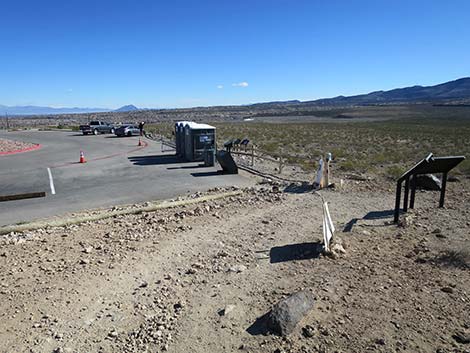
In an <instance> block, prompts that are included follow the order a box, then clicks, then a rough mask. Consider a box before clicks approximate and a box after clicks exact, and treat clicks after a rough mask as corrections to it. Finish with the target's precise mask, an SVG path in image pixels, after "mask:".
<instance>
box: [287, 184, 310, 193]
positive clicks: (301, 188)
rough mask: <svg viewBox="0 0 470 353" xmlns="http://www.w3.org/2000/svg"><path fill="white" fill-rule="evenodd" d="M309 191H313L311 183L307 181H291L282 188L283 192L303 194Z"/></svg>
mask: <svg viewBox="0 0 470 353" xmlns="http://www.w3.org/2000/svg"><path fill="white" fill-rule="evenodd" d="M310 191H313V184H311V183H307V182H303V183H291V184H289V185H288V186H286V187H285V188H284V192H287V193H289V194H304V193H306V192H310Z"/></svg>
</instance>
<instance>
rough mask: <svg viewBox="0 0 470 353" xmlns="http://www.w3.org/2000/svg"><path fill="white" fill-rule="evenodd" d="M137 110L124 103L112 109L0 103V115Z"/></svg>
mask: <svg viewBox="0 0 470 353" xmlns="http://www.w3.org/2000/svg"><path fill="white" fill-rule="evenodd" d="M136 110H139V108H137V107H136V106H134V105H132V104H131V105H125V106H123V107H121V108H119V109H116V110H112V109H106V108H76V107H75V108H52V107H39V106H34V105H26V106H11V107H9V106H6V105H1V104H0V116H3V115H4V114H8V115H56V114H84V113H103V112H113V111H114V112H130V111H136Z"/></svg>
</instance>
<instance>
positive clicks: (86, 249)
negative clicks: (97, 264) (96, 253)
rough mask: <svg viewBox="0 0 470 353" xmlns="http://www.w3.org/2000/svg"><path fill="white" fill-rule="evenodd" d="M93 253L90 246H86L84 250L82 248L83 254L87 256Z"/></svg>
mask: <svg viewBox="0 0 470 353" xmlns="http://www.w3.org/2000/svg"><path fill="white" fill-rule="evenodd" d="M92 251H93V247H92V246H87V247H86V248H83V252H84V253H85V254H89V253H91V252H92Z"/></svg>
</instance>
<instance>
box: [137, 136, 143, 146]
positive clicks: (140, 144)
mask: <svg viewBox="0 0 470 353" xmlns="http://www.w3.org/2000/svg"><path fill="white" fill-rule="evenodd" d="M137 146H142V140H141V139H140V137H139V144H138V145H137Z"/></svg>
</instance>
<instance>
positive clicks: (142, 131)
mask: <svg viewBox="0 0 470 353" xmlns="http://www.w3.org/2000/svg"><path fill="white" fill-rule="evenodd" d="M144 125H145V122H144V121H141V122H140V123H139V130H140V136H144Z"/></svg>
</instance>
